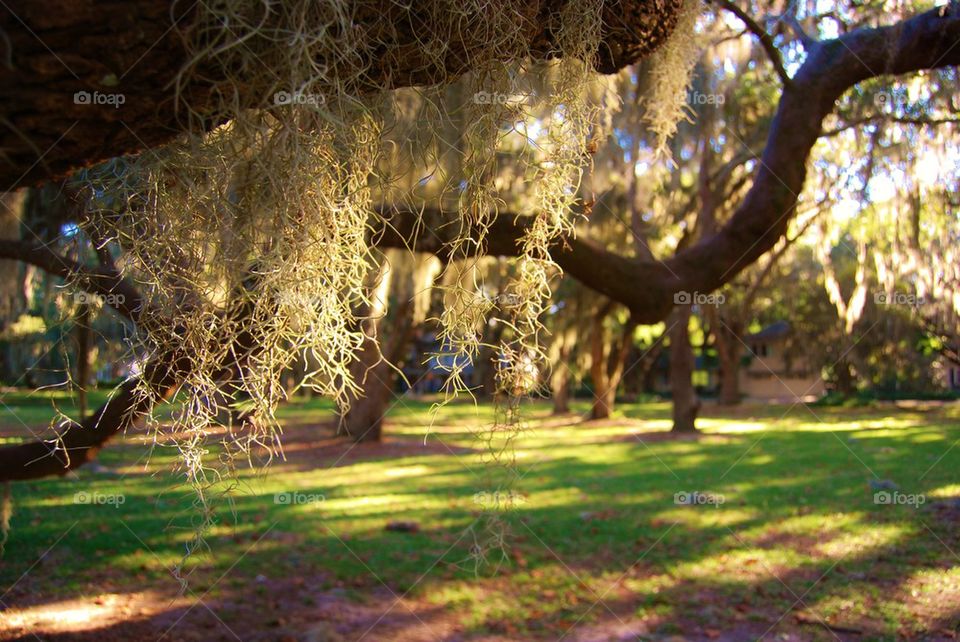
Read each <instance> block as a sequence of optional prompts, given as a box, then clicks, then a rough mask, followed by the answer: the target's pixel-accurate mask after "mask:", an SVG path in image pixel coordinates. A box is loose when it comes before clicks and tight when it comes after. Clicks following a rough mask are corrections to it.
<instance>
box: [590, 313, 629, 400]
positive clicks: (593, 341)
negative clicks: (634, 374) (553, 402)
mask: <svg viewBox="0 0 960 642" xmlns="http://www.w3.org/2000/svg"><path fill="white" fill-rule="evenodd" d="M615 307H616V302H614V301H610V302H608V303H606V304H605V305H603V306H601V308H600V310H598V311H597V313H596V314H595V315H594V317H593V324H592V330H591V333H590V348H591V350H590V352H591V354H590V356H591V358H590V378H591V380H592V381H593V405H592V406H591V407H590V418H591V419H606V418H608V417H609V416H610V414H611V413H612V412H613V407H614V405H615V403H616V399H617V388H619V387H620V379H621V378H622V377H623V368H624V361H625V360H626V357H627V353H628V352H629V350H630V346H631V345H632V342H633V331H634V329H635V328H636V327H637V323H636V322H635V321H633V320H632V319H631V320H629V321H627V324H626V325H625V326H624V328H623V331H622V334H621V335H620V341H619V344H618V342H617V341H616V340H615V339H614V338H611V339H610V340H609V341H608V337H607V332H606V331H605V329H604V325H603V324H604V321H605V320H606V318H607V316H609V314H610V312H611V311H612V310H613V309H614V308H615ZM608 344H609V347H608Z"/></svg>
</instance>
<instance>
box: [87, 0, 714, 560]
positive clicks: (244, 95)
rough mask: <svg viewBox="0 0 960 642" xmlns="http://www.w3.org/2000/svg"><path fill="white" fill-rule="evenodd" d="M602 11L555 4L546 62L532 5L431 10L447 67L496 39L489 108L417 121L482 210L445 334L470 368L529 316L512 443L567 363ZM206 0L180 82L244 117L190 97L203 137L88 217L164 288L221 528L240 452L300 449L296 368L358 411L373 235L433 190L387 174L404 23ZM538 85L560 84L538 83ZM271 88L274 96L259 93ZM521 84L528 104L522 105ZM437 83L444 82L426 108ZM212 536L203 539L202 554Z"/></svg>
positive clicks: (160, 346)
mask: <svg viewBox="0 0 960 642" xmlns="http://www.w3.org/2000/svg"><path fill="white" fill-rule="evenodd" d="M602 10H603V2H602V0H570V1H569V2H566V3H564V5H563V9H562V11H561V12H560V13H559V15H556V16H553V17H551V20H553V24H551V25H550V27H551V33H552V36H553V39H554V41H555V46H556V49H557V50H556V51H555V52H553V56H552V57H553V58H554V59H553V60H551V61H545V60H535V59H534V58H535V56H533V55H532V54H531V51H530V50H529V47H530V45H529V34H528V33H527V31H528V30H529V28H530V24H531V16H530V15H528V14H529V6H528V3H525V2H520V1H519V0H431V2H430V3H428V5H427V6H425V7H417V11H419V12H421V13H422V14H423V15H424V16H427V21H426V22H425V24H424V29H423V30H422V33H419V34H418V35H417V37H418V38H419V41H418V42H417V43H416V44H417V47H416V50H417V52H418V55H420V56H423V57H424V67H425V68H426V67H430V66H431V65H434V66H436V67H437V68H442V67H443V64H442V63H443V61H444V60H445V59H446V58H447V57H449V56H451V55H453V52H452V47H453V44H452V43H457V42H461V41H462V35H463V32H464V30H469V31H470V32H471V33H472V34H473V35H474V39H475V40H477V41H480V42H484V43H485V46H484V47H482V48H477V49H475V50H471V51H468V52H462V51H458V52H456V53H457V55H462V56H467V57H468V60H467V61H466V62H467V63H468V64H467V65H466V66H467V67H468V68H469V69H471V72H470V73H469V74H468V75H467V76H466V77H465V78H464V79H463V80H461V81H459V82H460V83H461V87H463V88H464V90H465V93H466V96H467V100H466V102H465V107H464V110H463V113H462V115H461V118H460V121H459V122H460V123H461V127H460V129H459V131H457V132H455V135H454V136H453V139H454V140H453V141H451V134H450V131H448V129H447V128H446V125H445V124H444V123H441V122H440V120H439V119H437V120H435V121H429V120H428V121H427V122H426V123H417V126H418V127H420V128H423V127H424V126H425V127H426V129H427V131H426V133H424V132H418V133H417V134H416V140H418V141H420V140H421V139H422V141H423V142H422V146H423V149H424V150H426V149H427V148H428V147H432V148H439V147H443V146H444V145H443V144H440V143H438V141H441V140H442V142H443V143H444V144H445V145H446V147H448V148H453V149H456V156H457V157H456V159H455V163H454V164H453V165H455V168H454V169H452V170H451V169H450V167H449V165H450V164H449V163H448V167H447V169H446V170H445V171H447V172H448V173H450V174H451V176H449V178H452V179H453V180H451V181H450V182H449V184H450V185H453V186H455V187H454V188H452V189H445V190H442V192H443V193H441V194H439V195H438V198H440V199H444V198H448V197H449V196H450V194H451V193H452V194H453V196H454V200H455V202H456V205H457V207H458V209H459V212H460V225H459V230H458V233H457V234H456V236H455V239H454V241H453V242H452V244H451V247H449V248H447V254H448V256H449V257H450V260H449V261H448V263H447V268H446V271H447V272H446V274H445V275H444V277H443V278H442V279H441V282H442V283H443V284H444V285H443V288H444V302H445V308H444V311H443V312H442V314H441V316H440V325H441V331H440V335H439V336H440V339H441V340H442V342H443V344H444V347H445V349H446V350H449V351H452V352H454V353H455V355H457V356H459V357H463V358H462V359H454V360H453V363H454V364H465V363H468V362H470V361H473V360H475V359H476V358H477V356H478V353H479V349H480V347H481V343H482V329H483V327H484V325H485V324H486V323H487V320H488V317H489V316H490V315H491V314H497V315H498V318H499V319H500V321H501V322H503V323H507V324H508V325H509V328H510V331H509V332H508V333H507V334H506V335H505V336H506V338H505V340H504V343H503V344H502V345H499V346H495V347H494V350H495V354H496V355H497V356H496V363H497V388H498V393H499V395H498V396H499V397H500V398H501V399H504V400H505V405H504V412H502V413H501V414H500V417H501V420H500V421H499V422H498V424H497V425H496V426H494V431H495V432H496V431H501V430H505V431H506V432H507V434H506V437H505V439H499V440H494V439H491V440H490V442H491V443H494V441H496V442H497V443H499V444H501V445H502V444H504V443H509V441H510V440H511V439H512V437H513V436H515V435H514V434H512V433H515V432H516V431H518V430H519V426H520V420H519V416H518V414H517V407H518V405H517V404H518V400H519V399H521V398H522V397H524V396H525V395H527V394H529V393H530V392H531V391H532V390H533V389H534V387H535V386H536V385H537V382H538V380H539V379H540V377H539V373H540V372H541V371H542V369H543V366H544V363H545V357H544V354H543V351H542V349H541V344H542V340H541V338H542V336H541V335H542V334H543V332H544V330H543V326H542V323H541V317H542V315H543V312H544V309H545V306H546V304H547V301H548V300H549V297H550V294H551V285H550V283H551V279H552V278H554V277H555V276H557V275H558V274H559V268H558V267H557V265H556V264H555V263H554V261H553V260H552V258H551V255H550V248H551V246H553V245H554V244H555V243H557V242H558V241H559V240H560V239H561V238H562V237H563V236H565V235H568V234H571V233H572V232H573V224H574V215H573V213H572V211H573V209H574V206H575V204H576V202H577V199H578V194H579V184H580V179H581V176H582V172H583V171H584V167H585V166H586V165H587V164H588V163H589V156H590V154H589V149H590V147H591V144H592V142H593V141H594V139H595V138H596V137H598V136H600V135H601V134H600V128H599V112H600V110H599V107H598V105H597V104H596V102H595V101H593V100H592V99H591V92H590V87H591V83H593V82H594V80H595V76H596V74H595V73H594V71H593V69H594V67H595V65H594V58H595V56H596V55H597V52H598V50H599V48H600V44H601V27H602ZM695 10H696V9H695V2H694V0H690V2H688V3H687V5H685V9H684V17H683V23H682V25H681V26H680V27H679V28H678V30H680V29H689V30H692V22H693V20H694V19H695ZM198 11H199V12H200V14H199V15H200V18H199V21H198V23H197V24H196V25H194V26H193V27H191V30H190V31H189V32H187V33H184V38H185V41H186V42H187V46H188V48H189V50H190V51H191V52H192V57H191V61H190V64H188V65H187V66H186V67H185V68H184V69H183V71H182V73H181V75H180V78H179V82H178V83H177V88H178V90H179V88H182V87H187V86H189V83H188V80H189V79H190V78H191V77H193V76H195V75H199V74H203V75H204V77H205V78H211V81H210V87H211V89H210V95H211V97H212V99H213V101H214V102H215V103H216V104H217V108H216V109H215V110H214V113H215V114H216V115H217V117H218V118H217V120H216V122H221V123H223V124H221V125H220V126H218V127H216V128H215V129H213V130H212V131H207V130H206V127H207V125H208V123H209V122H210V117H209V112H205V114H206V115H205V116H204V117H202V118H201V117H200V116H199V115H198V114H197V113H196V112H195V111H194V109H193V108H192V106H191V102H190V96H189V95H187V94H185V93H179V94H178V101H179V103H178V104H179V109H180V113H181V114H182V118H183V119H184V120H185V121H186V122H188V123H189V124H191V126H192V127H191V131H190V133H188V134H187V135H185V136H183V137H182V138H181V139H180V140H178V141H176V142H175V143H174V144H171V145H169V146H168V147H167V148H164V149H161V150H158V151H155V152H154V151H147V152H144V153H142V154H140V155H139V156H137V157H133V158H128V159H124V160H122V161H117V162H113V163H109V164H106V165H104V166H101V167H100V168H98V170H96V171H92V172H90V173H89V175H88V177H87V179H88V181H89V185H90V188H91V189H90V190H89V193H90V195H91V197H90V215H89V216H88V217H87V222H86V225H87V226H88V227H89V229H90V231H91V232H92V236H93V235H95V237H96V238H99V239H112V240H114V241H115V242H116V243H117V244H119V246H120V247H121V248H122V250H123V260H122V264H121V268H122V269H123V270H124V272H125V273H126V274H128V275H129V276H130V277H131V278H133V279H134V280H135V281H136V282H137V283H138V284H139V286H140V287H141V289H142V290H143V292H144V296H145V304H146V305H145V311H144V314H143V315H142V319H141V323H140V326H141V327H140V328H139V329H140V339H141V343H140V345H139V346H137V347H136V352H137V354H138V355H140V359H141V363H147V362H149V360H150V359H151V358H152V357H153V356H154V355H159V354H166V353H170V352H175V353H176V354H177V355H179V357H180V360H181V362H183V364H182V365H179V366H178V367H179V369H180V373H181V375H182V384H181V386H180V397H179V398H180V399H182V403H181V404H180V405H179V406H178V409H177V410H176V411H175V414H174V416H173V418H172V422H171V423H170V424H168V425H166V426H164V425H163V424H161V423H160V422H159V421H157V420H155V419H154V420H153V421H152V422H151V426H152V429H153V430H154V431H155V432H154V434H155V436H156V443H158V444H167V443H170V441H171V439H170V438H172V443H174V444H175V445H176V448H178V449H179V451H180V455H181V457H180V461H181V466H182V472H183V474H184V476H185V479H186V480H187V482H188V483H189V484H190V485H192V487H193V488H194V490H195V491H196V495H197V498H198V500H197V501H198V504H199V505H200V511H201V513H202V515H203V517H202V519H201V520H200V524H199V526H198V530H200V531H202V530H205V529H207V528H209V527H210V525H211V524H212V523H213V522H214V519H215V518H214V516H213V513H212V512H211V510H210V499H211V497H213V496H216V492H214V491H213V489H214V488H215V487H221V486H219V485H221V484H222V480H223V479H225V478H228V477H229V476H230V475H232V474H233V470H234V461H235V460H236V459H237V458H244V457H246V458H248V460H251V461H252V459H253V458H252V455H251V453H253V452H254V451H258V452H259V451H261V450H263V449H265V450H266V451H268V452H269V453H273V454H276V455H281V454H282V449H281V441H280V434H279V426H278V423H277V421H276V420H275V418H274V412H275V410H276V408H277V405H278V404H279V403H280V402H281V401H282V400H283V399H284V397H285V395H286V392H285V389H284V387H283V386H282V385H281V375H282V373H283V372H284V371H285V370H287V369H288V368H289V367H290V366H291V365H292V364H293V363H294V362H296V361H301V362H306V363H309V364H311V369H310V371H309V372H308V373H307V375H306V376H305V378H304V380H303V381H302V382H300V385H301V386H305V387H309V388H313V389H314V390H316V391H318V392H320V393H322V394H325V395H329V396H331V397H333V398H334V399H335V400H336V402H337V404H338V405H339V407H340V409H341V414H343V413H344V412H345V411H346V410H347V409H348V408H349V404H350V403H351V400H353V399H356V398H357V397H358V396H359V395H360V394H361V389H360V386H359V384H358V382H357V381H356V380H355V379H354V376H353V374H352V371H351V366H353V365H354V363H355V361H356V359H357V354H358V352H359V351H360V349H361V346H362V345H363V343H364V340H365V335H364V332H363V330H362V327H363V322H364V319H365V318H366V315H369V314H370V311H371V310H372V309H375V308H377V307H378V306H374V305H372V302H373V300H372V298H373V296H374V294H373V292H372V291H371V288H372V286H371V284H374V283H378V282H380V281H382V279H380V280H378V279H376V278H371V273H372V271H379V270H381V267H382V266H381V263H380V260H381V259H380V258H378V257H377V256H375V252H374V251H373V250H372V249H371V247H370V236H371V234H370V232H371V229H372V227H373V225H374V224H380V223H382V222H383V216H382V215H381V214H380V213H379V212H380V211H381V208H380V207H379V205H380V204H379V203H378V201H379V200H381V199H383V198H384V196H385V195H387V194H390V195H391V202H394V203H395V202H404V201H406V202H409V203H411V205H412V206H413V207H414V208H415V207H416V206H417V205H422V200H419V202H418V199H419V196H418V192H417V189H418V188H417V187H416V186H417V182H416V181H407V182H408V183H410V184H411V185H412V186H411V187H410V189H409V190H407V192H406V193H404V192H403V190H402V189H400V188H398V184H397V182H396V181H394V178H395V177H394V176H393V174H395V173H396V168H391V169H389V170H386V169H385V166H386V165H389V159H391V158H393V157H394V156H393V155H395V150H394V149H393V148H392V147H391V146H390V145H387V144H386V141H387V138H388V136H387V135H386V133H385V123H387V122H388V121H389V120H390V119H391V118H392V117H393V115H395V114H396V113H397V112H403V111H404V110H405V109H407V108H408V106H407V105H406V104H405V103H404V101H406V100H407V99H408V98H409V94H404V93H403V92H396V91H391V87H389V86H387V84H385V83H386V81H385V82H384V83H383V84H381V85H379V86H378V85H376V84H372V81H371V80H370V78H371V77H372V76H371V74H368V71H369V66H370V64H371V52H373V51H377V50H378V47H380V46H382V45H384V43H385V42H384V39H385V38H387V35H389V34H386V33H385V32H384V33H381V32H380V31H378V29H374V28H370V24H371V21H369V20H367V21H361V20H358V19H357V16H356V15H354V13H353V12H354V11H358V9H357V8H356V6H355V5H354V4H353V3H349V2H341V1H332V2H323V3H316V2H310V1H308V0H294V1H291V2H283V3H263V4H260V3H250V2H246V1H245V0H213V1H211V2H204V3H200V5H198ZM381 22H382V21H381ZM380 26H381V27H383V25H380ZM383 28H386V27H383ZM478 36H479V37H478ZM690 51H691V50H690V36H689V34H686V35H684V36H683V37H682V38H680V39H678V40H677V41H676V42H674V40H671V41H670V44H668V45H667V48H666V49H665V51H664V53H663V54H662V57H663V63H664V66H665V67H670V68H669V69H664V70H661V71H658V72H657V74H658V75H657V80H656V82H655V86H656V87H657V89H656V94H657V96H659V95H660V94H661V93H663V92H674V93H675V92H676V90H677V88H678V86H677V82H680V81H677V80H675V79H676V78H678V77H680V78H682V77H683V74H682V73H681V72H683V71H684V70H686V69H687V68H688V67H689V65H690V56H691V53H690ZM504 61H507V62H504ZM675 67H679V68H680V69H676V68H675ZM439 80H442V81H443V83H442V84H447V85H450V84H451V83H452V82H453V79H438V81H439ZM683 82H685V81H683ZM534 85H539V86H541V87H542V89H541V91H539V92H535V93H532V94H531V92H530V91H529V89H530V87H532V86H534ZM668 85H669V86H668ZM249 87H260V88H265V89H264V90H263V91H262V93H261V94H259V95H255V96H250V94H249V91H247V89H248V88H249ZM518 94H520V95H524V96H525V98H524V99H523V100H515V99H514V97H515V96H516V95H518ZM437 95H438V92H437V91H436V90H430V89H426V90H424V91H423V92H422V93H421V94H420V96H421V97H420V100H421V102H422V103H429V102H430V100H431V99H432V98H431V97H436V96H437ZM659 101H660V98H656V99H655V100H654V102H653V103H652V105H654V106H655V105H657V104H658V103H659ZM427 107H428V108H429V107H431V105H427ZM655 108H656V107H651V109H655ZM441 110H442V108H441V107H436V108H435V111H437V112H438V113H439V112H440V111H441ZM678 116H679V114H677V113H674V112H672V111H671V110H670V108H663V107H661V108H660V111H659V112H658V113H657V114H656V115H655V116H654V117H653V118H652V120H653V121H654V123H655V127H657V128H659V129H657V132H658V133H660V134H661V135H663V136H666V135H669V133H670V131H672V130H670V129H669V127H670V126H669V125H668V124H667V122H668V120H669V119H670V118H674V117H678ZM533 118H539V119H540V120H541V121H542V123H543V131H544V132H545V134H544V135H543V136H541V137H539V138H538V139H537V140H536V141H535V142H532V143H531V147H532V148H531V149H529V150H527V151H526V152H525V153H524V154H523V155H522V158H523V159H524V162H525V163H526V165H525V166H524V168H523V172H524V178H525V181H526V183H527V184H528V186H529V188H528V191H529V194H528V198H526V199H525V200H523V201H522V202H523V203H524V204H525V205H524V207H523V209H522V210H521V211H519V212H518V213H519V214H523V215H525V216H526V217H527V220H529V221H530V224H529V226H528V227H527V228H526V229H525V231H524V234H523V237H522V239H521V240H520V244H519V248H518V249H519V257H518V258H517V259H516V265H515V268H516V269H515V274H516V276H515V278H514V280H513V282H512V283H511V284H510V285H509V286H508V288H507V290H508V294H509V296H507V297H501V299H500V300H499V301H498V303H497V304H495V303H494V302H493V301H491V300H490V299H489V298H488V297H486V296H484V294H483V284H482V283H481V282H480V280H479V279H478V271H477V270H476V260H477V259H476V258H475V257H476V256H477V255H478V254H481V253H482V249H483V247H484V245H485V238H486V233H487V230H488V228H489V226H490V225H491V223H492V222H493V221H494V220H495V218H496V217H497V216H498V214H499V213H500V212H501V210H502V209H503V206H504V199H503V195H502V194H501V193H500V191H499V188H498V184H497V173H498V170H499V162H500V160H499V155H500V151H501V147H502V143H503V140H504V138H505V137H507V136H509V135H510V133H511V130H512V128H515V126H516V123H518V122H526V121H529V120H531V119H533ZM410 140H414V137H411V139H410ZM451 142H453V143H455V144H450V143H451ZM414 153H416V152H415V151H414ZM424 154H427V152H426V151H424ZM426 164H429V162H427V163H426ZM398 190H399V192H398ZM478 250H481V251H478ZM430 278H431V282H432V279H433V277H432V276H431V277H430ZM422 307H423V306H421V308H422ZM461 374H462V372H461V366H454V367H453V368H451V372H450V373H449V378H448V381H447V385H446V388H445V390H446V392H447V395H448V398H453V397H456V396H458V395H460V394H469V393H470V390H469V388H468V387H467V385H466V384H465V383H464V381H463V380H462V377H461ZM154 393H155V391H151V390H148V389H144V390H143V394H144V395H151V394H154ZM511 431H512V433H511ZM213 439H216V440H219V443H218V444H215V443H214V442H213V441H212V440H213ZM215 449H216V452H217V453H218V455H216V456H214V450H215ZM221 488H222V487H221ZM201 546H202V541H201V540H199V539H198V540H195V541H194V542H192V543H191V544H190V545H189V547H188V548H189V550H190V551H193V550H196V549H197V548H200V547H201Z"/></svg>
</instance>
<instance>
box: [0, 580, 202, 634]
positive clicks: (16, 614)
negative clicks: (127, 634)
mask: <svg viewBox="0 0 960 642" xmlns="http://www.w3.org/2000/svg"><path fill="white" fill-rule="evenodd" d="M189 603H190V600H188V599H187V598H185V597H177V596H175V595H168V594H160V593H158V592H156V591H144V592H138V593H133V594H119V593H102V594H99V595H93V596H89V597H85V598H82V599H71V600H63V601H59V602H52V603H48V604H41V605H37V606H31V607H22V608H20V607H14V608H11V609H7V610H5V611H4V614H3V617H4V620H5V623H6V625H7V626H10V627H14V628H22V629H26V630H28V631H30V632H32V633H33V634H34V635H44V634H53V633H60V632H63V631H94V630H97V629H101V628H105V627H107V626H110V625H112V624H115V623H117V622H122V621H125V620H130V619H133V620H136V619H141V618H147V617H151V616H154V615H157V614H159V613H162V612H165V611H168V610H170V609H175V608H182V607H184V606H186V605H188V604H189Z"/></svg>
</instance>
